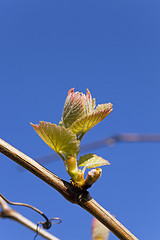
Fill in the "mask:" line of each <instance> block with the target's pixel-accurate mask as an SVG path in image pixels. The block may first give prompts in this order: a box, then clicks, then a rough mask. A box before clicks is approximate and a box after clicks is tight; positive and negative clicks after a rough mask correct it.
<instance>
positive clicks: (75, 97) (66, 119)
mask: <svg viewBox="0 0 160 240" xmlns="http://www.w3.org/2000/svg"><path fill="white" fill-rule="evenodd" d="M94 107H95V100H94V99H93V100H92V97H91V94H90V91H89V90H88V89H87V94H86V95H85V94H83V93H80V92H74V88H71V89H70V90H69V91H68V95H67V98H66V101H65V104H64V109H63V114H62V124H63V125H64V127H66V128H68V127H70V126H71V125H72V124H73V123H74V122H75V121H76V120H77V119H80V118H82V117H84V116H86V115H89V114H91V113H92V111H93V109H94Z"/></svg>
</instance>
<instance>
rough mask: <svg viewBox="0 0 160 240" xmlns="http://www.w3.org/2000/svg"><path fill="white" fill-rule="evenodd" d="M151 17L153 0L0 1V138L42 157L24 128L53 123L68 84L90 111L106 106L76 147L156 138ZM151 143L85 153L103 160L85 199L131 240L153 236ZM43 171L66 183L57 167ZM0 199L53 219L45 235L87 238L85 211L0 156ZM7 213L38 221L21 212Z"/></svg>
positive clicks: (157, 57) (158, 49)
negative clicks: (127, 137)
mask: <svg viewBox="0 0 160 240" xmlns="http://www.w3.org/2000/svg"><path fill="white" fill-rule="evenodd" d="M159 11H160V2H159V1H158V0H152V1H151V0H146V1H142V0H135V1H127V0H123V1H118V0H112V1H109V0H108V1H106V0H102V1H95V0H92V1H89V0H85V1H83V0H81V1H73V0H67V1H63V0H62V1H55V0H52V1H51V0H48V1H42V0H38V1H37V0H35V1H31V0H28V1H20V0H19V1H18V0H15V1H11V0H5V1H4V0H1V2H0V34H1V37H0V83H1V94H0V99H1V100H0V101H1V118H0V132H1V138H3V139H4V140H6V141H7V142H9V143H10V144H12V145H13V146H15V147H16V148H18V149H19V150H21V151H23V152H24V153H26V154H27V155H29V156H30V157H32V158H38V157H42V156H45V155H47V154H51V153H52V150H51V149H50V148H49V147H48V146H47V145H45V144H44V143H43V141H42V140H41V139H40V138H39V137H38V135H37V134H36V133H35V132H34V130H33V128H32V127H31V126H30V124H29V122H33V123H38V122H39V121H40V120H44V121H49V122H53V123H58V122H59V120H60V118H61V114H62V109H63V104H64V101H65V98H66V95H67V92H68V90H69V89H70V88H72V87H75V90H76V91H83V92H86V88H89V89H90V91H91V94H92V96H93V97H95V98H96V102H97V104H98V103H104V102H109V101H110V102H112V103H113V105H114V111H113V112H112V113H111V114H110V115H109V116H108V117H107V118H106V119H105V120H104V121H103V122H102V123H100V124H99V125H97V126H96V127H94V128H93V129H92V130H91V131H90V132H89V133H88V134H87V135H86V136H85V137H84V139H83V141H82V142H83V143H84V144H85V143H89V142H92V141H95V140H99V139H101V138H105V137H107V136H110V135H112V134H117V133H143V134H144V133H157V134H158V133H159V129H160V111H159V104H160V94H159V90H160V70H159V67H160V44H159V43H160V31H159V25H160V14H159ZM159 146H160V144H159V143H134V144H129V143H128V144H127V143H126V144H124V143H123V144H122V143H121V144H117V145H115V146H113V147H111V148H102V149H98V150H95V151H94V150H93V151H92V152H93V153H96V154H98V155H100V156H102V157H103V158H105V159H107V160H109V162H110V163H111V165H110V166H106V167H103V174H102V177H101V179H100V180H99V181H98V182H97V183H96V184H95V185H93V186H92V188H91V189H90V193H91V195H92V197H93V198H95V199H96V200H97V201H98V202H99V203H100V204H101V205H102V206H103V207H105V208H106V209H107V210H108V211H109V212H110V213H111V214H113V215H115V216H116V217H117V219H118V220H119V221H120V222H122V223H123V224H124V225H125V226H126V227H127V228H128V229H129V230H130V231H132V232H133V233H134V234H135V235H136V236H137V237H138V238H139V239H146V240H150V239H159V238H160V233H159V224H160V207H159V202H160V193H159V181H160V174H159V169H160V153H159ZM57 159H58V157H57ZM45 166H46V167H47V168H48V169H50V170H51V171H53V172H54V173H55V174H57V175H58V176H59V177H61V178H63V179H65V180H67V181H69V177H68V176H67V174H66V173H65V168H64V166H63V162H62V161H60V160H59V161H54V162H51V163H49V164H47V165H45ZM0 192H1V193H2V194H4V195H5V196H6V197H7V198H8V199H10V200H11V201H20V202H26V203H29V204H32V205H34V206H35V207H38V208H40V209H41V210H42V211H44V212H45V213H46V214H47V215H48V217H54V216H58V217H60V218H62V220H63V223H62V224H60V225H56V226H54V227H53V228H52V229H51V230H50V232H52V233H53V234H55V235H56V236H57V237H59V238H60V239H61V240H62V239H63V240H65V239H77V240H80V239H82V238H83V239H91V236H90V225H91V220H92V217H91V216H90V215H89V214H88V213H86V212H85V211H84V210H82V209H81V208H80V207H78V206H75V205H72V204H71V203H69V202H67V201H66V200H65V199H63V197H62V196H61V195H60V194H59V193H57V192H56V191H55V190H54V189H52V188H51V187H49V186H48V185H47V184H45V183H44V182H42V181H41V180H39V179H38V178H37V177H35V176H33V174H31V173H29V172H27V171H20V170H19V168H18V167H17V164H16V163H14V162H12V161H11V160H10V159H8V158H7V157H5V156H3V155H1V175H0ZM16 210H18V211H20V212H21V213H22V214H24V215H25V216H26V217H28V218H29V219H31V220H33V221H35V222H38V221H40V220H42V219H40V218H39V216H37V214H34V213H32V212H31V211H30V210H26V209H22V208H18V207H17V208H16ZM33 237H34V233H33V232H32V231H30V230H28V229H25V228H24V227H23V226H20V225H19V224H18V223H15V222H13V221H11V220H3V219H0V238H1V239H4V240H10V239H13V238H14V239H17V240H18V239H24V240H25V239H26V240H28V239H33ZM37 239H42V238H41V237H40V236H39V237H37ZM114 239H117V238H116V237H115V236H114V235H113V234H111V235H110V240H114Z"/></svg>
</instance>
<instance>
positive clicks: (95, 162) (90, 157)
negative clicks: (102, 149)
mask: <svg viewBox="0 0 160 240" xmlns="http://www.w3.org/2000/svg"><path fill="white" fill-rule="evenodd" d="M103 165H110V163H109V162H108V161H107V160H104V159H103V158H101V157H99V156H97V155H96V154H92V153H88V154H85V155H84V156H82V157H80V158H79V161H78V166H80V167H83V166H84V170H83V171H85V169H86V168H89V169H90V168H96V167H100V166H103Z"/></svg>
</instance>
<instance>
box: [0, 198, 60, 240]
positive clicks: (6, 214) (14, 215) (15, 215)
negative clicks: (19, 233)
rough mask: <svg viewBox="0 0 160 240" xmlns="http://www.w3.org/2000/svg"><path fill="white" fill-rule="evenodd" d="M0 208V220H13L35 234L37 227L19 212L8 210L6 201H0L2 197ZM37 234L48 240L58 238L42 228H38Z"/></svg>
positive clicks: (56, 239)
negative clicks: (0, 209)
mask: <svg viewBox="0 0 160 240" xmlns="http://www.w3.org/2000/svg"><path fill="white" fill-rule="evenodd" d="M0 206H1V208H2V211H0V217H1V218H10V219H13V220H15V221H17V222H19V223H21V224H23V225H24V226H26V227H28V228H30V229H31V230H33V231H34V232H35V233H36V232H37V225H36V224H35V223H33V222H31V221H30V220H29V219H28V218H25V217H24V216H23V215H21V214H20V213H19V212H17V211H15V210H13V209H12V208H10V207H9V206H8V204H7V203H6V201H4V200H3V199H2V197H0ZM38 234H39V235H41V236H42V237H44V238H46V239H49V240H59V239H58V238H56V237H55V236H53V235H52V234H50V233H49V232H47V231H45V230H44V229H42V228H38Z"/></svg>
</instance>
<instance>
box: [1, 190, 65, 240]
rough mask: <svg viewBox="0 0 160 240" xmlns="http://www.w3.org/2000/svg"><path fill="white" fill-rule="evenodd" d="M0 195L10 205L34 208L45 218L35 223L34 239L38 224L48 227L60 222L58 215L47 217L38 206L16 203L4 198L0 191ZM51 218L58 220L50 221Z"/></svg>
mask: <svg viewBox="0 0 160 240" xmlns="http://www.w3.org/2000/svg"><path fill="white" fill-rule="evenodd" d="M0 197H1V198H3V200H4V201H6V202H7V203H8V204H10V205H16V206H22V207H28V208H30V209H32V210H34V211H35V212H37V213H39V214H40V215H41V216H42V217H44V218H45V220H46V221H45V222H38V223H37V230H36V235H35V237H34V239H36V237H37V235H38V227H39V225H40V224H41V225H42V228H44V229H49V228H50V227H51V226H52V225H53V224H58V223H61V222H62V220H61V219H60V218H58V217H55V218H50V219H48V217H47V216H46V215H45V214H44V213H43V212H42V211H40V210H39V209H38V208H35V207H33V206H31V205H29V204H26V203H18V202H11V201H9V200H8V199H7V198H5V197H4V196H3V195H2V194H1V193H0ZM53 220H58V221H57V222H52V221H53Z"/></svg>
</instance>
